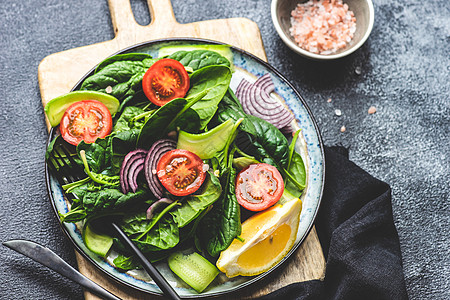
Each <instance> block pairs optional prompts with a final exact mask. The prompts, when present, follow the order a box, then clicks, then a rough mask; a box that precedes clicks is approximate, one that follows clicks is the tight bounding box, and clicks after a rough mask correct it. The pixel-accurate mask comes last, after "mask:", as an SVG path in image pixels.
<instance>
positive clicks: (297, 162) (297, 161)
mask: <svg viewBox="0 0 450 300" xmlns="http://www.w3.org/2000/svg"><path fill="white" fill-rule="evenodd" d="M299 134H300V130H298V131H297V132H296V133H295V135H294V137H293V139H292V142H291V144H290V145H289V163H288V165H287V170H286V171H287V172H289V173H290V174H291V175H292V176H293V177H294V178H295V181H296V182H295V183H294V182H293V180H290V179H289V177H288V178H287V182H286V184H285V189H287V190H288V191H289V192H290V193H291V194H293V195H295V196H296V197H299V196H300V195H301V193H302V190H303V189H304V187H305V185H306V169H305V164H304V162H303V159H302V157H301V155H300V154H298V153H297V152H296V151H295V144H296V142H297V139H298V135H299ZM299 185H300V186H299ZM302 187H303V188H302Z"/></svg>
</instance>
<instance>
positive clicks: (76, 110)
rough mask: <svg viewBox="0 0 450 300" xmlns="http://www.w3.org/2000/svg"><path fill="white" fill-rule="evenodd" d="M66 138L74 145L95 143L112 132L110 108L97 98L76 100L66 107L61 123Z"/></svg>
mask: <svg viewBox="0 0 450 300" xmlns="http://www.w3.org/2000/svg"><path fill="white" fill-rule="evenodd" d="M59 129H60V131H61V135H62V137H63V139H64V140H66V141H67V142H68V143H70V144H72V145H75V146H76V145H78V144H79V143H80V142H81V141H83V140H84V141H85V142H86V143H93V142H95V140H96V139H97V138H104V137H106V136H107V135H108V134H110V133H111V129H112V118H111V113H110V112H109V110H108V108H107V107H106V106H105V105H104V104H103V103H101V102H100V101H97V100H83V101H79V102H75V103H74V104H72V105H71V106H69V107H68V108H67V109H66V112H65V113H64V115H63V117H62V119H61V124H60V125H59Z"/></svg>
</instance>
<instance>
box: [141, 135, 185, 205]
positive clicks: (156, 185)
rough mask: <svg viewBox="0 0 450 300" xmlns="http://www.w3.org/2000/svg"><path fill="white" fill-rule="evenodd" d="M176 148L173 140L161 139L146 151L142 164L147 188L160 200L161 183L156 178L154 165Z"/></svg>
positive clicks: (162, 189) (161, 193)
mask: <svg viewBox="0 0 450 300" xmlns="http://www.w3.org/2000/svg"><path fill="white" fill-rule="evenodd" d="M176 147H177V143H176V142H175V141H174V140H169V139H162V140H158V141H156V142H155V143H154V144H153V145H152V146H151V147H150V149H149V150H148V153H147V156H146V157H145V162H144V172H145V179H146V180H147V183H148V187H149V188H150V191H151V192H152V193H153V195H154V196H155V197H156V198H158V199H161V198H162V197H163V193H164V188H163V186H162V184H161V182H160V181H159V179H158V176H156V165H157V164H158V161H159V159H160V158H161V156H163V154H164V153H166V152H168V151H170V150H173V149H175V148H176Z"/></svg>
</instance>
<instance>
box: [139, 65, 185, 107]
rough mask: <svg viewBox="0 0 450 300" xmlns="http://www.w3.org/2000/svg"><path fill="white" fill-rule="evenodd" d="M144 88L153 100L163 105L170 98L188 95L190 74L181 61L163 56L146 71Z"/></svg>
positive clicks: (148, 96) (143, 81)
mask: <svg viewBox="0 0 450 300" xmlns="http://www.w3.org/2000/svg"><path fill="white" fill-rule="evenodd" d="M142 89H143V90H144V93H145V95H146V96H147V98H148V99H149V100H150V101H151V102H153V103H154V104H156V105H158V106H163V105H164V104H166V103H167V102H169V101H170V100H173V99H175V98H181V97H184V96H185V95H186V93H187V91H188V90H189V75H188V73H187V72H186V69H185V68H184V66H183V65H182V64H181V63H180V62H179V61H176V60H174V59H170V58H163V59H161V60H158V61H157V62H155V63H154V64H153V65H152V66H151V67H150V68H149V69H148V70H147V72H145V75H144V78H143V79H142Z"/></svg>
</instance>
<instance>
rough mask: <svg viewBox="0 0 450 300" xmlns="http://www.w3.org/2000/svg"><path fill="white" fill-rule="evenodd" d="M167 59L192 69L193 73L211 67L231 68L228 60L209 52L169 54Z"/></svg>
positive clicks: (197, 51) (195, 51) (196, 51)
mask: <svg viewBox="0 0 450 300" xmlns="http://www.w3.org/2000/svg"><path fill="white" fill-rule="evenodd" d="M168 58H172V59H175V60H178V61H179V62H180V63H181V64H182V65H183V66H185V67H188V68H192V70H193V71H196V70H199V69H201V68H204V67H207V66H213V65H216V66H218V65H222V66H226V67H230V66H231V63H230V61H229V60H228V59H226V58H225V57H223V56H222V55H220V54H219V53H217V52H214V51H209V50H194V51H177V52H175V53H172V54H170V55H169V56H168Z"/></svg>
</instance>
